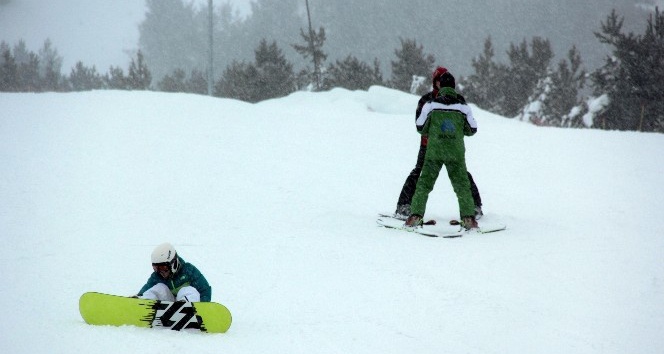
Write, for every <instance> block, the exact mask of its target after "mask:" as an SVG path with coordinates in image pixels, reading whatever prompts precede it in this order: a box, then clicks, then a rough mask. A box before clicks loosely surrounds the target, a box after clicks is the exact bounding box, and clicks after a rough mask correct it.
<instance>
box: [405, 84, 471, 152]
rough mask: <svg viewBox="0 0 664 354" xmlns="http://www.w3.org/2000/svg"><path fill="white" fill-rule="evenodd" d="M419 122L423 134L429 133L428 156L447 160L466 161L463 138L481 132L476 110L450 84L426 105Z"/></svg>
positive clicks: (418, 129)
mask: <svg viewBox="0 0 664 354" xmlns="http://www.w3.org/2000/svg"><path fill="white" fill-rule="evenodd" d="M415 125H416V127H417V131H418V132H419V133H420V134H422V135H428V136H429V141H428V144H427V153H426V158H429V159H438V160H443V161H461V160H463V159H464V156H465V153H466V146H465V144H464V142H463V138H464V136H471V135H474V134H475V133H476V132H477V122H476V121H475V118H474V117H473V112H472V110H471V109H470V107H469V106H468V105H466V104H465V102H463V100H462V99H460V98H459V97H458V95H457V93H456V91H455V90H454V89H453V88H449V87H443V88H441V89H440V91H439V92H438V97H436V98H435V99H434V100H433V101H429V102H427V103H426V104H425V105H424V107H422V112H420V115H419V116H418V117H417V120H416V121H415Z"/></svg>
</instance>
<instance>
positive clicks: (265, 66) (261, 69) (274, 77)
mask: <svg viewBox="0 0 664 354" xmlns="http://www.w3.org/2000/svg"><path fill="white" fill-rule="evenodd" d="M255 53H256V70H257V72H258V77H257V80H256V83H257V84H258V86H257V87H256V88H255V89H256V93H257V95H256V96H257V97H260V98H259V99H268V98H274V97H283V96H286V95H288V94H290V93H292V92H293V91H295V76H294V74H293V64H291V63H290V62H288V60H286V57H284V55H283V54H282V52H281V49H280V48H279V47H278V46H277V42H276V41H273V42H272V44H270V45H268V44H267V40H265V39H262V40H261V42H260V44H259V45H258V48H257V49H256V52H255Z"/></svg>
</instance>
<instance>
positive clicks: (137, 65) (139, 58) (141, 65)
mask: <svg viewBox="0 0 664 354" xmlns="http://www.w3.org/2000/svg"><path fill="white" fill-rule="evenodd" d="M151 82H152V74H150V70H149V69H148V67H147V64H145V60H144V59H143V53H142V52H141V51H140V50H139V51H138V53H136V59H132V60H131V64H129V73H128V75H127V84H128V87H129V89H130V90H147V89H149V88H150V83H151Z"/></svg>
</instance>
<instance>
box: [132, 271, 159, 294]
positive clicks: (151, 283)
mask: <svg viewBox="0 0 664 354" xmlns="http://www.w3.org/2000/svg"><path fill="white" fill-rule="evenodd" d="M155 274H156V273H152V274H151V275H150V278H148V281H147V282H146V283H145V285H143V287H142V288H141V290H139V291H138V294H136V295H138V296H143V293H144V292H146V291H147V290H148V289H150V288H151V287H153V286H155V285H157V283H158V282H159V281H158V280H157V279H155Z"/></svg>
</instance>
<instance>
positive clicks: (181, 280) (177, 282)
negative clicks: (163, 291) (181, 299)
mask: <svg viewBox="0 0 664 354" xmlns="http://www.w3.org/2000/svg"><path fill="white" fill-rule="evenodd" d="M178 261H179V262H180V264H181V266H180V269H179V270H178V271H177V273H175V274H173V276H172V277H171V278H170V279H164V278H162V277H161V275H159V273H157V272H152V274H151V275H150V278H148V282H147V283H145V285H143V287H142V288H141V291H139V292H138V296H141V295H143V293H144V292H146V291H147V290H148V289H150V288H151V287H153V286H155V285H157V284H158V283H163V284H166V286H168V288H169V289H171V293H173V295H174V296H175V295H177V293H178V291H180V289H182V288H183V287H185V286H193V287H194V288H195V289H196V290H198V292H199V293H200V294H201V302H210V301H212V287H211V286H210V284H208V281H207V280H206V279H205V277H204V276H203V274H202V273H201V272H200V271H199V270H198V268H196V266H194V265H193V264H191V263H187V262H185V261H184V259H182V257H180V256H178Z"/></svg>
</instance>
